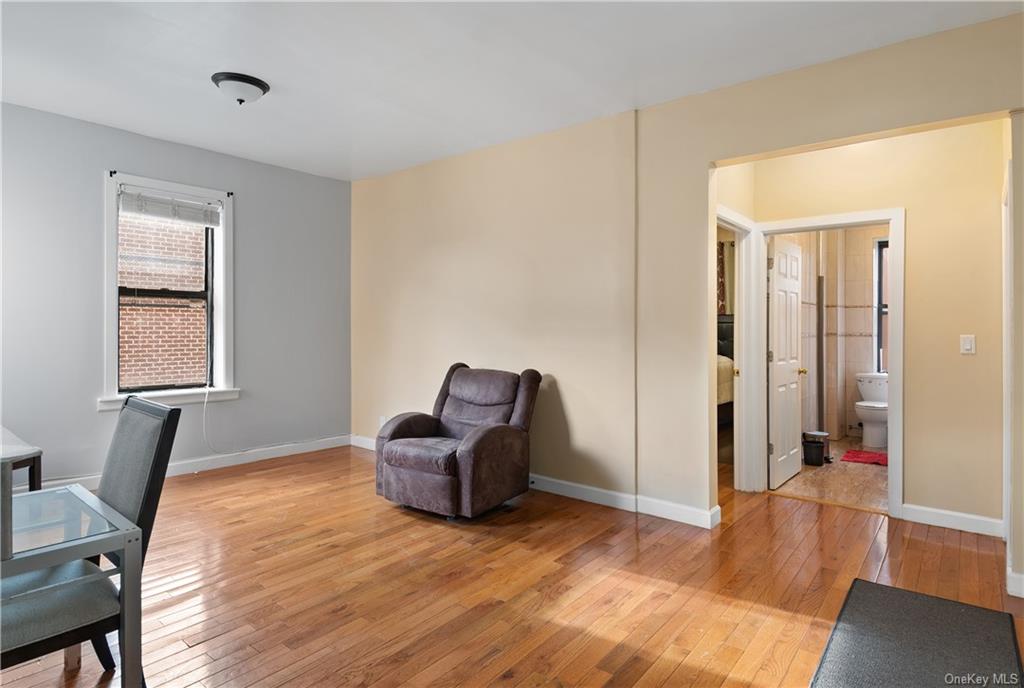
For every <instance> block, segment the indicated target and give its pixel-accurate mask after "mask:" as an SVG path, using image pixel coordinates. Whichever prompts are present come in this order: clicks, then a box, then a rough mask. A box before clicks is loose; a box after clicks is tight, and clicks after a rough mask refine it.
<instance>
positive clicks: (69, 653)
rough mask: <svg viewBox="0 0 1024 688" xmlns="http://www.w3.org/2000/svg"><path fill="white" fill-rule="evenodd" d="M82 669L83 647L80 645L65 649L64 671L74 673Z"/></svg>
mask: <svg viewBox="0 0 1024 688" xmlns="http://www.w3.org/2000/svg"><path fill="white" fill-rule="evenodd" d="M81 668H82V646H81V644H79V643H75V644H74V645H68V646H67V647H65V648H64V671H66V672H67V673H69V674H70V673H74V672H76V671H78V670H79V669H81Z"/></svg>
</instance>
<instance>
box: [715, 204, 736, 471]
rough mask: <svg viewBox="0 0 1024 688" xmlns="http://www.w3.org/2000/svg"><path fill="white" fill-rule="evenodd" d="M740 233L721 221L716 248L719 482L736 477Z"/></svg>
mask: <svg viewBox="0 0 1024 688" xmlns="http://www.w3.org/2000/svg"><path fill="white" fill-rule="evenodd" d="M736 249H737V236H736V230H735V229H734V228H733V226H731V225H730V224H728V223H727V222H724V221H723V222H719V223H718V228H717V242H716V250H715V328H716V332H715V334H716V360H715V381H716V385H715V402H716V404H715V410H716V413H715V418H716V426H717V433H718V476H719V483H722V484H727V485H732V484H733V482H734V481H735V446H736V442H735V437H736V426H735V415H736V414H735V402H736V392H735V387H736V385H735V380H736V377H737V373H738V372H739V369H738V368H737V367H736V353H735V349H736V311H737V305H738V293H737V285H738V280H737V274H736V269H737V260H736Z"/></svg>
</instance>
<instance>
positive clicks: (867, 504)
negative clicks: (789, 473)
mask: <svg viewBox="0 0 1024 688" xmlns="http://www.w3.org/2000/svg"><path fill="white" fill-rule="evenodd" d="M831 444H832V446H831V449H832V463H827V464H825V465H824V466H808V465H806V464H805V465H803V466H802V467H801V470H800V473H798V474H797V475H796V476H794V477H793V478H792V479H790V480H788V481H787V482H786V483H785V484H783V485H782V486H781V487H780V488H778V489H777V490H775V494H777V495H782V496H786V497H799V498H802V499H812V500H815V501H821V502H828V503H830V504H841V505H843V506H851V507H855V508H859V509H866V510H868V511H876V512H879V513H886V512H888V510H889V470H888V468H886V467H885V466H878V465H875V464H867V463H849V462H847V461H842V460H841V459H842V457H843V454H845V453H846V452H847V451H848V450H850V449H861V443H860V438H859V437H845V438H843V439H841V440H839V441H835V442H832V443H831Z"/></svg>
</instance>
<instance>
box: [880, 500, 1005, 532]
mask: <svg viewBox="0 0 1024 688" xmlns="http://www.w3.org/2000/svg"><path fill="white" fill-rule="evenodd" d="M900 518H902V519H903V520H904V521H914V522H915V523H925V524H927V525H930V526H940V527H942V528H954V529H956V530H963V531H966V532H968V533H978V534H979V535H991V536H992V537H1003V536H1004V534H1005V533H1004V532H1003V531H1004V527H1003V520H1002V519H999V518H989V517H987V516H977V515H975V514H965V513H963V512H960V511H947V510H946V509H935V508H933V507H930V506H918V505H917V504H904V505H903V508H902V509H901V510H900Z"/></svg>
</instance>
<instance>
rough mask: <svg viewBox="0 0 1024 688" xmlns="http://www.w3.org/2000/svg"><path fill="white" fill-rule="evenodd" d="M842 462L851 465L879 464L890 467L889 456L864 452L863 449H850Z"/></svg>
mask: <svg viewBox="0 0 1024 688" xmlns="http://www.w3.org/2000/svg"><path fill="white" fill-rule="evenodd" d="M841 460H842V461H849V462H851V463H877V464H878V465H879V466H888V465H889V455H888V454H886V453H885V452H873V451H864V450H863V449H850V450H849V451H847V452H846V453H845V454H843V458H842V459H841Z"/></svg>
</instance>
